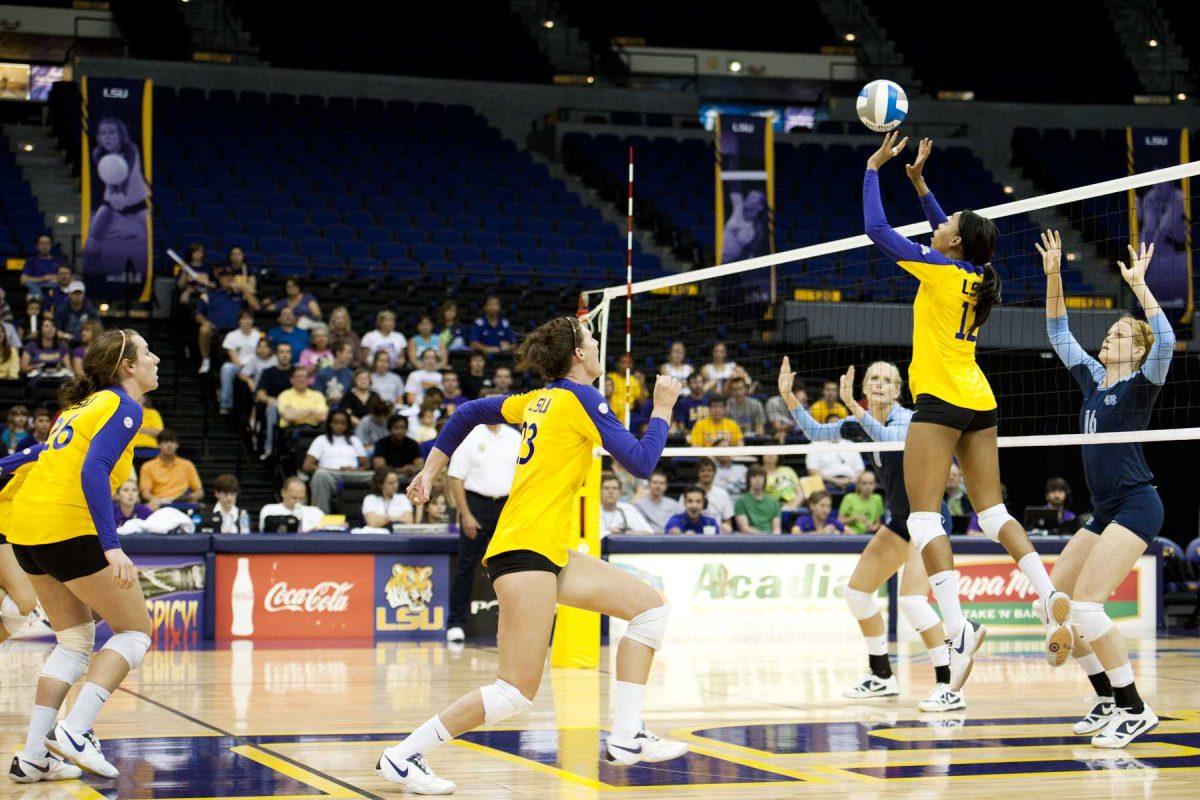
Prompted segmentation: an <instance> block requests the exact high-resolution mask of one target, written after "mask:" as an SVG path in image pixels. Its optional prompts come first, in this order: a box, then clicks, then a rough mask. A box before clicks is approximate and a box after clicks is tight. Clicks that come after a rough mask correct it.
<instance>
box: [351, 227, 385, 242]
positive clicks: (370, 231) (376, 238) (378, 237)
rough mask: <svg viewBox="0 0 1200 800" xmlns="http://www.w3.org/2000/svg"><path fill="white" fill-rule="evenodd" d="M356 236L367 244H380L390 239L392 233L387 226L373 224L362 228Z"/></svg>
mask: <svg viewBox="0 0 1200 800" xmlns="http://www.w3.org/2000/svg"><path fill="white" fill-rule="evenodd" d="M358 238H359V239H361V240H362V241H364V242H367V243H369V244H372V245H375V244H382V243H384V242H390V241H391V240H392V233H391V231H389V230H388V229H387V228H380V227H376V226H374V225H372V226H370V227H365V228H362V229H361V230H360V231H359V232H358Z"/></svg>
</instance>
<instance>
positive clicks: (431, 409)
mask: <svg viewBox="0 0 1200 800" xmlns="http://www.w3.org/2000/svg"><path fill="white" fill-rule="evenodd" d="M437 411H438V409H437V406H433V405H423V406H421V410H420V411H418V412H417V418H416V419H415V420H414V421H413V422H412V423H411V425H410V428H409V433H408V435H409V436H411V437H412V439H413V441H415V442H417V444H424V443H425V442H431V441H433V440H434V439H436V438H437V434H438V431H437Z"/></svg>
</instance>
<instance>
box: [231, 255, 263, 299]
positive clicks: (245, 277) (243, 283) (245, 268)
mask: <svg viewBox="0 0 1200 800" xmlns="http://www.w3.org/2000/svg"><path fill="white" fill-rule="evenodd" d="M228 267H229V269H230V270H232V271H233V274H234V275H235V277H234V283H235V285H237V286H238V287H239V288H240V289H242V291H244V292H245V293H246V294H253V295H257V294H258V276H256V275H255V274H254V273H253V272H252V271H251V270H250V265H249V264H247V263H246V252H245V251H244V250H242V248H240V247H238V246H237V245H236V244H235V245H234V246H233V247H231V248H229V264H228Z"/></svg>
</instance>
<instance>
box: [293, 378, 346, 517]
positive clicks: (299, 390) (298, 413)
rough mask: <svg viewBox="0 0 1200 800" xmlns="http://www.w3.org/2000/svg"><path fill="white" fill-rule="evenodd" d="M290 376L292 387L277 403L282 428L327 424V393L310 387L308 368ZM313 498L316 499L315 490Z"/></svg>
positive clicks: (295, 428) (316, 426) (296, 428)
mask: <svg viewBox="0 0 1200 800" xmlns="http://www.w3.org/2000/svg"><path fill="white" fill-rule="evenodd" d="M288 377H289V379H290V384H291V385H290V388H288V389H285V390H284V391H282V392H280V393H279V400H278V401H277V402H276V404H275V405H276V408H277V409H278V412H279V427H280V429H282V430H286V429H289V428H290V429H294V430H299V429H300V428H299V427H298V426H302V425H306V426H309V428H318V427H321V426H323V425H326V424H327V420H328V419H329V404H328V403H326V402H325V395H323V394H321V393H320V392H315V391H313V390H312V389H310V388H308V370H304V369H300V368H299V367H297V368H296V369H294V370H292V373H291V375H289V376H288ZM343 413H344V412H343ZM346 427H347V429H348V428H349V427H350V417H349V415H347V416H346ZM305 471H306V472H309V471H310V470H305ZM313 500H314V502H315V501H316V493H315V492H314V494H313ZM315 504H316V505H318V506H320V505H321V504H320V503H315ZM321 507H322V508H324V506H321Z"/></svg>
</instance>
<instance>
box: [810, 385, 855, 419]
mask: <svg viewBox="0 0 1200 800" xmlns="http://www.w3.org/2000/svg"><path fill="white" fill-rule="evenodd" d="M808 413H809V414H812V417H813V419H815V420H816V421H817V422H835V421H836V420H839V419H845V418H846V417H848V416H850V409H848V408H846V406H844V405H842V401H841V400H839V399H838V382H837V381H825V383H824V384H822V387H821V399H820V400H818V401H817V402H815V403H813V404H812V408H810V409H809V410H808Z"/></svg>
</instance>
